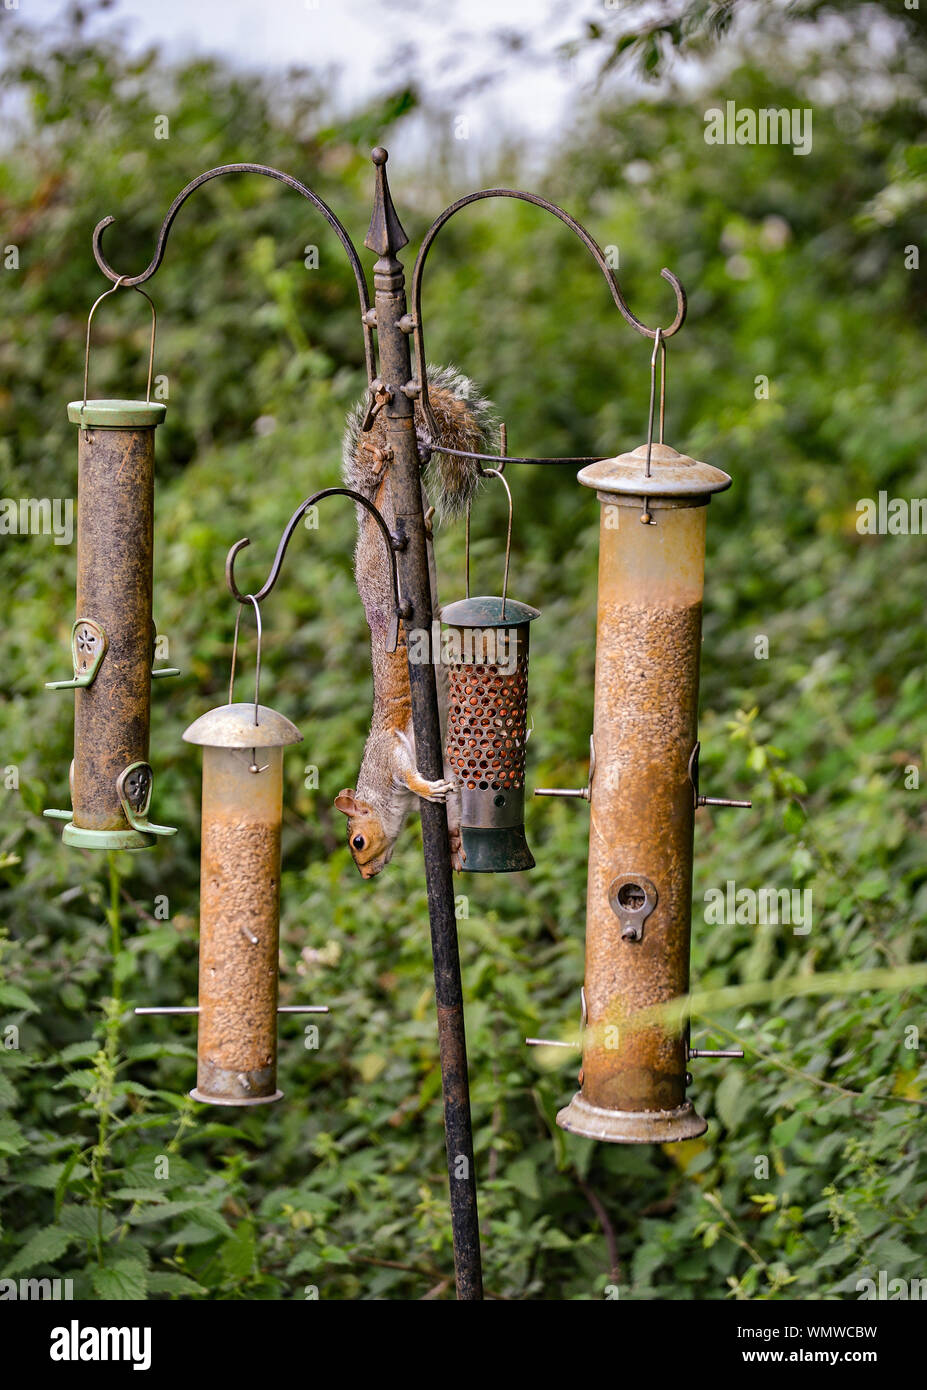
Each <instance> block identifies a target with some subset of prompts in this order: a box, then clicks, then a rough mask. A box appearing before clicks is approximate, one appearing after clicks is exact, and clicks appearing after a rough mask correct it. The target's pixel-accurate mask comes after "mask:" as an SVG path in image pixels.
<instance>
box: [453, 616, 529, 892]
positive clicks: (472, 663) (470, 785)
mask: <svg viewBox="0 0 927 1390" xmlns="http://www.w3.org/2000/svg"><path fill="white" fill-rule="evenodd" d="M540 616H541V615H540V613H539V612H538V610H537V609H536V608H529V606H528V605H527V604H526V603H517V602H516V601H515V600H514V599H510V598H509V599H507V598H504V597H503V598H492V597H482V598H464V599H460V600H459V601H458V602H457V603H451V604H448V606H447V607H446V608H442V610H441V621H442V622H443V623H444V624H445V629H446V630H445V633H444V637H443V640H442V656H443V658H444V659H446V661H447V666H448V687H449V688H448V702H447V761H448V763H449V764H450V767H451V770H452V772H453V774H454V776H455V777H456V778H457V780H458V782H459V784H460V832H461V841H462V846H463V851H464V854H465V856H466V858H465V859H464V864H463V867H464V869H465V870H467V871H468V872H469V873H477V874H489V873H514V872H515V871H516V870H517V869H533V868H534V858H533V856H532V854H531V851H530V849H529V848H528V841H527V840H526V839H525V743H526V741H527V737H528V727H527V710H528V637H529V627H528V624H529V623H531V622H533V620H534V619H535V618H539V617H540Z"/></svg>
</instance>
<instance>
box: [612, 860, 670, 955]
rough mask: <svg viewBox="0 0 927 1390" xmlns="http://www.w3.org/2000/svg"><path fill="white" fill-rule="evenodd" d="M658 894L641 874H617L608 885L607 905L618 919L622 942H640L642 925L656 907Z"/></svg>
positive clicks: (642, 931) (642, 932)
mask: <svg viewBox="0 0 927 1390" xmlns="http://www.w3.org/2000/svg"><path fill="white" fill-rule="evenodd" d="M658 897H659V894H658V893H657V890H656V888H655V887H654V885H653V884H652V883H651V881H650V879H649V878H645V877H644V875H643V874H619V875H618V877H617V878H613V879H612V881H611V883H610V884H609V885H608V901H609V905H610V907H611V909H612V912H614V914H615V916H616V917H617V918H618V923H619V925H620V927H621V939H622V941H640V940H641V938H642V937H643V935H644V923H645V922H646V921H647V918H648V917H649V916H650V914H651V912H653V910H654V908H655V907H656V905H657V900H658Z"/></svg>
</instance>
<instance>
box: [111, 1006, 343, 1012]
mask: <svg viewBox="0 0 927 1390" xmlns="http://www.w3.org/2000/svg"><path fill="white" fill-rule="evenodd" d="M199 1011H200V1008H199V1005H198V1004H155V1005H153V1006H152V1007H149V1008H143V1009H133V1010H132V1012H133V1013H135V1014H198V1013H199ZM329 1012H330V1011H329V1007H328V1005H327V1004H280V1005H278V1007H277V1013H278V1014H327V1013H329Z"/></svg>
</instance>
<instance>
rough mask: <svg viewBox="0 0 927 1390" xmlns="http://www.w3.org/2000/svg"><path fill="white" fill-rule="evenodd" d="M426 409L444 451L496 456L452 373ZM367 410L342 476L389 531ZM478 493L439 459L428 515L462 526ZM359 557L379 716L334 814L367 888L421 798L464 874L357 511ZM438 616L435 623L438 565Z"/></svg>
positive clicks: (364, 520)
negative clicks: (424, 756) (417, 732)
mask: <svg viewBox="0 0 927 1390" xmlns="http://www.w3.org/2000/svg"><path fill="white" fill-rule="evenodd" d="M428 399H429V403H430V405H431V409H432V414H433V415H434V417H435V423H436V424H437V427H438V436H439V439H440V441H441V443H443V444H446V445H447V446H448V448H451V449H468V450H470V451H472V452H476V453H491V452H495V450H494V449H492V448H491V447H490V445H491V443H492V441H493V434H494V432H495V429H496V426H497V421H496V418H495V413H494V411H493V408H492V406H491V405H490V403H489V402H488V401H487V400H486V399H485V398H484V397H483V396H482V395H480V393H479V391H478V390H477V389H476V387H475V386H474V384H473V382H472V381H470V380H468V378H467V377H465V376H463V375H462V374H461V373H460V372H458V371H457V370H456V369H455V368H453V367H429V368H428ZM365 409H366V401H363V402H359V403H358V404H357V405H356V406H355V407H354V409H353V410H352V411H351V412H350V414H349V415H348V419H347V424H346V428H345V434H344V444H343V451H342V457H343V469H342V476H343V478H344V483H345V486H346V487H349V488H351V489H352V490H353V491H355V492H359V493H361V494H362V496H364V497H367V498H368V499H369V500H370V501H371V502H373V503H374V505H375V506H376V507H377V508H379V510H380V512H381V513H382V515H383V517H384V519H385V521H386V524H387V525H388V526H389V528H390V530H391V531H392V530H394V529H395V514H394V511H393V505H392V500H391V497H390V489H389V465H388V463H387V462H386V461H385V454H384V451H385V448H386V443H387V440H386V429H385V426H384V424H383V421H382V418H381V417H380V416H377V417H376V419H375V420H374V423H373V425H372V427H371V428H370V429H369V430H368V431H367V432H366V433H364V432H362V431H361V423H362V421H363V418H364V412H365ZM415 424H416V428H417V430H418V431H419V433H421V432H422V431H423V428H424V425H425V420H424V415H423V413H422V410H421V406H420V405H419V403H418V402H417V401H416V405H415ZM478 484H479V469H478V467H477V464H476V461H475V460H474V459H466V458H458V457H456V456H455V455H453V454H444V453H440V452H437V451H436V452H435V453H433V454H432V456H431V459H430V460H429V463H428V465H427V467H426V469H425V473H424V493H425V502H426V507H431V508H433V509H434V513H435V515H436V516H437V517H438V519H439V520H440V521H445V520H449V519H452V518H453V517H456V516H459V515H460V514H461V513H462V512H463V511H464V509H465V508H466V506H467V503H468V501H469V500H470V499H471V498H472V496H473V494H474V492H475V490H476V488H477V486H478ZM357 512H358V536H357V548H356V550H355V552H354V575H355V579H356V581H357V590H358V593H359V594H360V598H361V602H362V603H363V605H364V612H365V614H366V615H367V624H368V626H369V628H370V651H371V658H372V664H373V716H372V719H371V723H370V733H369V734H368V736H367V742H366V744H365V745H364V754H363V758H362V759H361V765H360V771H359V772H358V774H357V788H356V789H354V788H346V789H345V790H344V791H342V792H340V793H339V794H338V796H337V797H336V798H335V806H336V807H337V809H338V810H339V811H341V812H342V813H343V814H344V815H345V816H347V818H348V827H347V829H348V846H349V848H350V851H351V854H352V856H353V858H354V862H355V864H356V865H357V867H358V869H359V870H360V872H361V875H362V877H363V878H373V877H374V876H375V875H376V874H378V873H379V872H380V871H381V869H383V868H384V867H385V866H386V865H387V864H388V863H389V861H390V859H391V858H392V854H393V849H394V848H395V845H396V841H397V839H398V838H399V833H400V831H401V830H402V826H403V823H404V822H405V819H406V817H407V815H408V814H409V812H410V811H411V810H412V808H413V807H414V806H415V803H416V798H417V797H424V798H425V800H427V801H444V802H446V803H447V808H448V828H449V832H450V848H451V858H452V862H453V864H454V867H455V868H457V869H459V868H461V867H462V850H461V844H460V827H459V811H458V806H457V796H456V784H455V782H454V779H453V777H452V776H451V775H450V771H449V769H448V768H447V766H446V765H445V776H444V777H443V778H441V779H439V780H437V781H429V780H428V779H427V778H425V777H423V776H422V774H421V773H420V772H419V771H418V768H417V766H416V761H415V736H414V733H413V729H412V698H411V693H410V689H409V668H408V661H407V655H406V634H405V631H404V630H403V629H402V628H401V629H400V634H399V642H398V644H397V647H396V650H395V652H387V651H386V649H385V643H386V635H387V629H388V627H389V623H390V618H391V617H392V614H393V596H392V590H391V587H390V576H389V569H388V561H387V557H386V551H385V548H384V545H383V538H382V535H381V534H380V533H379V530H378V528H377V524H376V522H375V521H374V519H373V518H372V517H371V516H370V514H369V512H367V511H366V509H365V508H363V507H361V506H358V508H357ZM431 558H432V565H431V575H432V585H431V587H432V595H431V597H432V610H433V612H435V613H437V610H438V603H437V593H436V585H435V577H434V574H435V572H434V564H433V556H432V557H431ZM436 674H437V681H438V701H439V705H440V710H441V720H442V734H443V732H444V727H445V722H446V711H447V672H446V670H445V669H444V667H443V665H442V664H441V663H440V662H439V663H438V665H437V667H436Z"/></svg>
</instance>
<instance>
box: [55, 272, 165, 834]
mask: <svg viewBox="0 0 927 1390" xmlns="http://www.w3.org/2000/svg"><path fill="white" fill-rule="evenodd" d="M118 288H119V286H118V284H117V285H116V286H114V287H113V289H112V290H107V291H106V294H103V295H101V296H100V298H99V299H98V300H97V302H96V304H94V306H93V308H92V309H91V311H90V315H89V318H88V320H87V356H86V358H85V363H84V398H83V400H81V401H72V402H71V403H70V405H69V406H68V419H69V420H70V421H71V422H72V424H76V425H77V426H78V427H79V431H80V432H79V435H78V450H77V467H78V482H77V614H76V621H75V622H74V625H73V627H72V629H71V658H72V664H73V676H72V677H71V678H70V679H69V680H60V681H50V682H48V689H50V690H73V691H74V761H73V763H72V764H71V774H70V786H71V806H72V809H71V810H70V811H64V810H62V811H58V810H48V811H46V812H45V815H46V816H48V817H49V818H51V819H54V820H63V821H65V822H66V824H65V826H64V831H63V835H62V838H63V839H64V842H65V844H69V845H77V846H79V847H80V848H82V849H106V850H113V849H145V848H147V847H148V846H150V845H153V844H155V843H156V840H157V837H158V836H162V835H173V834H174V833H175V830H174V828H173V827H172V826H166V825H155V824H153V823H152V822H151V821H150V820H149V819H148V807H149V804H150V801H151V791H152V783H153V773H152V769H151V766H150V764H149V762H148V742H149V728H150V717H151V682H152V679H153V678H157V677H160V676H176V675H179V672H178V671H176V670H173V669H164V670H160V671H153V670H152V659H153V656H154V645H155V628H154V623H153V621H152V615H151V614H152V553H153V548H154V437H155V430H156V428H157V427H158V425H160V424H161V422H162V421H163V419H164V415H165V407H164V406H163V405H162V404H160V403H159V402H157V401H152V400H151V372H152V364H153V357H154V336H155V318H154V305H152V330H151V352H150V355H149V361H148V393H147V396H146V399H145V400H143V401H136V400H88V399H87V369H88V366H89V349H90V325H91V323H92V321H93V314H94V311H95V309H96V307H97V305H98V304H99V303H100V302H101V300H103V299H105V298H106V297H107V295H110V294H113V293H115V290H116V289H118ZM139 293H140V294H144V291H142V290H140V291H139ZM144 297H145V298H146V299H147V298H148V296H147V295H144ZM149 303H151V301H150V300H149Z"/></svg>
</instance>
